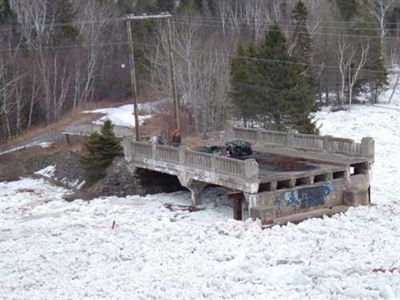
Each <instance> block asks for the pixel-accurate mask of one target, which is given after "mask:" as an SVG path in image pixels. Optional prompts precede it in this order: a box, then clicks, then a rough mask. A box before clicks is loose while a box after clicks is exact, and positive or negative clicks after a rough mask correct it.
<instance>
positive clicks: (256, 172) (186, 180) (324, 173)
mask: <svg viewBox="0 0 400 300" xmlns="http://www.w3.org/2000/svg"><path fill="white" fill-rule="evenodd" d="M233 139H243V140H247V141H249V142H251V143H252V144H253V149H254V150H255V153H254V155H253V156H251V157H249V158H248V159H244V160H239V159H233V158H226V157H222V156H218V155H215V154H207V153H202V152H197V151H193V150H190V149H187V148H184V147H179V148H174V147H168V146H160V145H153V144H150V143H143V142H135V141H133V139H132V137H126V138H124V140H123V147H124V154H125V159H126V161H127V162H128V163H129V164H132V166H134V167H137V168H144V169H149V170H153V171H158V172H162V173H166V174H170V175H175V176H177V177H178V178H179V181H180V183H181V184H182V186H184V187H186V188H188V189H189V190H190V191H191V194H192V200H193V205H194V206H196V205H198V204H199V200H200V194H201V192H202V190H203V189H204V188H205V186H206V185H207V184H213V185H219V186H223V187H226V188H228V189H231V190H235V191H239V192H242V193H243V199H244V201H243V202H244V204H245V206H246V207H247V208H248V209H249V215H250V217H252V218H254V219H255V218H259V219H260V220H261V221H262V222H263V223H265V224H274V223H284V222H288V221H297V220H302V219H305V218H308V217H312V216H321V215H323V214H328V215H330V214H334V213H337V212H340V211H344V210H346V209H347V208H348V207H349V206H354V205H365V204H368V203H369V202H370V193H369V190H370V189H369V187H370V185H369V169H370V166H371V164H372V162H373V159H374V140H373V139H371V138H363V139H362V141H361V143H356V142H354V141H353V140H351V139H343V138H335V137H332V136H318V135H307V134H297V133H293V132H278V131H267V130H260V129H243V128H232V127H231V128H229V129H227V130H226V131H225V140H227V141H229V140H233Z"/></svg>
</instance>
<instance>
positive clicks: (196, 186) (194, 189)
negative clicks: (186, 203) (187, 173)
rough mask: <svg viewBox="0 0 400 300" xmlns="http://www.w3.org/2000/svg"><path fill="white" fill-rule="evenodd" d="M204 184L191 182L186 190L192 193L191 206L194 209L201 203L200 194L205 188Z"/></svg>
mask: <svg viewBox="0 0 400 300" xmlns="http://www.w3.org/2000/svg"><path fill="white" fill-rule="evenodd" d="M206 185H207V184H206V183H204V182H201V181H196V180H192V181H191V182H190V183H189V185H188V186H187V188H188V189H189V191H190V192H191V193H192V206H193V207H196V206H199V205H200V202H201V192H202V191H203V190H204V188H205V187H206Z"/></svg>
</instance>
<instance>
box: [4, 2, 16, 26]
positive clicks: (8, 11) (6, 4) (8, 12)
mask: <svg viewBox="0 0 400 300" xmlns="http://www.w3.org/2000/svg"><path fill="white" fill-rule="evenodd" d="M14 18H15V15H14V14H13V12H12V10H11V9H10V3H9V0H0V24H4V23H7V22H9V21H10V19H14Z"/></svg>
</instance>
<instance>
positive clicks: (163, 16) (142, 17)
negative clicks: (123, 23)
mask: <svg viewBox="0 0 400 300" xmlns="http://www.w3.org/2000/svg"><path fill="white" fill-rule="evenodd" d="M168 18H172V15H171V14H170V13H161V14H158V15H147V14H143V15H135V14H128V15H126V16H125V20H148V19H168Z"/></svg>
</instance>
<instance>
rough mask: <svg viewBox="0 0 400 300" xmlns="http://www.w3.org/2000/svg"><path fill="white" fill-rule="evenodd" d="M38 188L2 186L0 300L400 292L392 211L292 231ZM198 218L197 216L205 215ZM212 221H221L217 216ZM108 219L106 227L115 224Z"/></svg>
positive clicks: (147, 200) (145, 202)
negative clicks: (85, 198)
mask: <svg viewBox="0 0 400 300" xmlns="http://www.w3.org/2000/svg"><path fill="white" fill-rule="evenodd" d="M63 193H65V190H63V189H61V188H57V187H54V186H51V185H49V184H47V183H45V182H44V181H42V180H32V179H23V180H21V181H18V182H12V183H0V213H1V218H0V233H1V234H0V257H1V259H0V278H1V280H0V282H1V284H0V294H1V295H2V297H5V298H17V299H33V298H34V299H47V298H55V299H58V298H61V299H66V298H72V299H82V298H90V299H93V298H107V299H265V298H266V297H267V298H268V299H282V298H285V299H305V298H308V299H349V298H355V299H376V298H379V297H383V296H388V297H389V296H393V295H400V273H399V272H398V271H397V270H393V271H392V272H377V271H376V270H375V271H374V269H377V268H382V269H384V270H387V269H390V268H394V267H397V268H400V265H399V261H398V259H399V256H398V255H399V253H400V243H399V242H398V241H399V239H400V232H399V230H398V228H399V227H400V219H399V218H398V215H399V214H400V206H399V205H398V204H399V203H398V204H397V205H395V204H394V203H391V204H387V205H380V206H375V207H361V208H358V209H350V210H349V212H348V213H347V214H341V215H337V216H334V217H332V218H324V219H313V220H308V221H305V222H303V223H301V224H299V225H297V226H295V225H289V226H284V227H280V226H275V227H273V228H272V229H268V230H261V228H260V226H259V224H258V223H257V222H243V223H242V222H236V221H233V220H230V221H220V222H218V221H216V220H215V219H214V217H213V216H212V215H210V216H208V218H203V217H204V214H205V212H204V211H203V212H199V213H189V212H186V211H178V212H172V211H169V210H168V209H166V208H165V207H164V206H163V205H162V202H165V201H172V202H173V201H175V199H176V198H178V199H180V200H179V201H185V198H186V201H188V202H189V201H190V199H189V196H188V195H187V194H186V193H178V194H171V195H158V196H152V197H127V198H125V199H118V198H113V197H112V198H107V199H97V200H94V201H91V202H90V203H88V202H84V201H75V202H73V203H67V202H65V201H63V200H62V195H63ZM198 214H200V215H201V214H203V217H201V216H199V215H198ZM219 217H220V216H219ZM114 221H115V226H114V229H112V227H113V226H112V224H113V222H114Z"/></svg>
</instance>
